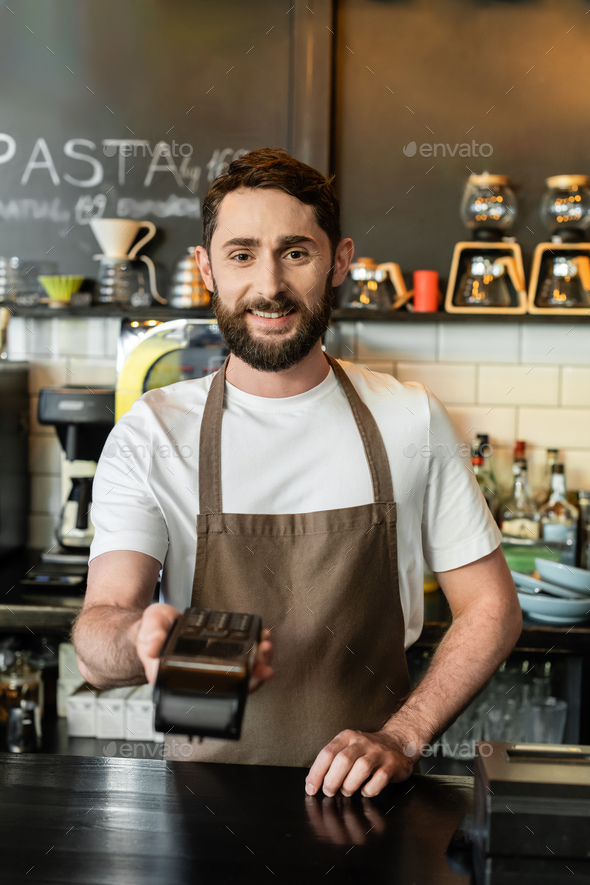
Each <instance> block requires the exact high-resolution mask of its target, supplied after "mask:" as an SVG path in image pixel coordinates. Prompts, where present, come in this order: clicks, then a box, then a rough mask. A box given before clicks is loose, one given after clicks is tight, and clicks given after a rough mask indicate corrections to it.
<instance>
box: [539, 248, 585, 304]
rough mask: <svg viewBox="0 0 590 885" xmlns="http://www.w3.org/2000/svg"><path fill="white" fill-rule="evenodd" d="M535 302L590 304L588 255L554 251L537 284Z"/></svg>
mask: <svg viewBox="0 0 590 885" xmlns="http://www.w3.org/2000/svg"><path fill="white" fill-rule="evenodd" d="M536 304H537V307H584V306H585V305H589V306H590V257H589V256H588V255H587V254H586V255H557V254H555V253H554V255H553V257H552V258H549V261H548V272H547V275H546V276H545V278H544V279H543V280H542V282H541V284H540V286H539V290H538V295H537V300H536Z"/></svg>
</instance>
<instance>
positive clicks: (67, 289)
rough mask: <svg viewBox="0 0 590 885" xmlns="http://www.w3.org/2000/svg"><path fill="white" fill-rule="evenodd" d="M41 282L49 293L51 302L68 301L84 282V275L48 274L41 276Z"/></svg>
mask: <svg viewBox="0 0 590 885" xmlns="http://www.w3.org/2000/svg"><path fill="white" fill-rule="evenodd" d="M39 282H40V283H41V285H42V286H43V288H44V289H45V291H46V292H47V294H48V295H49V301H50V303H51V302H52V301H59V302H68V301H69V300H70V298H71V297H72V295H73V294H74V292H77V291H78V289H79V288H80V286H81V285H82V283H83V282H84V277H80V276H62V275H60V274H48V275H47V276H40V277H39Z"/></svg>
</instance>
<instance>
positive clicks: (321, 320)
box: [211, 273, 333, 372]
mask: <svg viewBox="0 0 590 885" xmlns="http://www.w3.org/2000/svg"><path fill="white" fill-rule="evenodd" d="M213 286H214V289H213V295H212V296H211V305H212V307H213V310H214V311H215V315H216V317H217V323H218V325H219V330H220V332H221V334H222V335H223V337H224V338H225V341H226V344H227V346H228V347H229V349H230V351H231V352H232V353H233V354H234V355H235V356H237V357H238V358H239V359H241V360H243V361H244V362H245V363H247V364H248V365H249V366H251V367H252V368H253V369H258V370H259V371H261V372H282V371H284V370H285V369H289V368H290V367H291V366H294V365H296V364H297V363H299V362H301V360H302V359H304V358H305V357H306V356H307V355H308V353H309V352H310V351H311V349H312V347H313V346H314V344H315V343H316V342H317V341H318V340H319V339H320V338H321V337H322V335H323V334H324V332H325V331H326V329H327V328H328V325H329V323H330V318H331V316H332V298H333V292H332V274H331V273H330V275H329V277H328V279H327V281H326V286H325V289H324V293H323V296H322V299H321V301H320V302H319V303H318V304H317V305H316V306H315V307H314V308H313V310H311V309H310V308H308V307H307V306H306V305H305V304H303V303H302V302H299V301H297V300H296V299H295V298H294V297H288V296H287V295H285V294H283V293H281V294H280V295H278V296H277V297H276V298H273V299H272V300H270V301H268V300H267V299H265V298H257V299H255V300H254V301H252V302H250V303H249V304H244V305H240V306H239V307H237V308H236V309H235V310H231V309H230V308H228V307H226V306H225V305H224V304H223V303H222V302H221V299H220V298H219V293H218V289H217V285H216V283H215V280H213ZM290 307H293V308H296V309H297V312H298V314H299V316H298V317H297V327H296V329H295V331H294V332H293V331H292V330H291V329H271V328H269V329H267V330H266V331H264V330H261V331H260V332H259V333H258V334H257V335H253V334H252V333H251V332H250V330H249V328H248V320H247V318H246V314H247V312H248V310H259V311H263V312H264V313H280V312H282V311H284V310H288V309H289V308H290ZM283 339H285V340H283Z"/></svg>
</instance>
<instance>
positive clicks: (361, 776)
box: [341, 755, 376, 796]
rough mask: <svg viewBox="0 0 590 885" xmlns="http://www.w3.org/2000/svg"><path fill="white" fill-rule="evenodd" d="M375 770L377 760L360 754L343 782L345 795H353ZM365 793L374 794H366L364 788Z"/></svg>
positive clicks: (342, 787)
mask: <svg viewBox="0 0 590 885" xmlns="http://www.w3.org/2000/svg"><path fill="white" fill-rule="evenodd" d="M374 770H375V762H374V761H373V760H371V758H370V757H369V756H364V755H363V756H359V757H358V759H356V761H355V762H354V763H353V765H352V767H351V768H350V769H349V771H347V773H346V775H345V777H344V779H343V782H342V784H341V790H342V794H343V795H344V796H352V794H353V793H356V791H357V790H360V788H361V787H362V785H363V784H364V783H365V781H366V780H367V779H368V778H369V777H371V774H372V773H373V771H374ZM363 795H373V794H366V793H365V791H364V790H363ZM375 795H376V794H375Z"/></svg>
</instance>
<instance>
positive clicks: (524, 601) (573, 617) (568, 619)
mask: <svg viewBox="0 0 590 885" xmlns="http://www.w3.org/2000/svg"><path fill="white" fill-rule="evenodd" d="M518 599H519V602H520V607H521V609H522V610H523V612H524V613H525V614H527V615H528V616H529V618H531V619H532V620H533V621H541V623H545V624H555V625H559V626H571V625H572V624H580V623H582V622H583V621H587V620H588V619H589V618H590V599H557V598H555V597H551V596H545V595H543V594H539V595H538V596H529V594H528V593H522V592H521V593H519V594H518Z"/></svg>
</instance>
